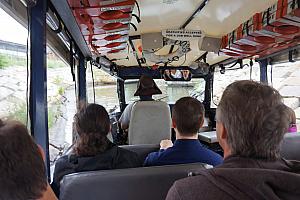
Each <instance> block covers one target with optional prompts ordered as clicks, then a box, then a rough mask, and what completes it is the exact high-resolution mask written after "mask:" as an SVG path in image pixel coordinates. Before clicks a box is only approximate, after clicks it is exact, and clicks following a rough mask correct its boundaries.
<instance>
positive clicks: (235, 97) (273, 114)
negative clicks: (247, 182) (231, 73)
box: [217, 80, 290, 160]
mask: <svg viewBox="0 0 300 200" xmlns="http://www.w3.org/2000/svg"><path fill="white" fill-rule="evenodd" d="M217 121H220V122H222V123H223V124H224V126H225V128H226V130H227V134H228V139H227V142H228V145H229V146H230V148H231V152H232V154H235V155H240V156H244V157H252V158H262V159H269V160H274V159H276V158H278V157H279V148H280V143H281V141H282V139H283V135H284V134H285V133H286V131H287V129H288V125H289V121H290V111H289V109H288V107H287V106H285V105H284V104H283V102H282V98H281V96H280V94H279V93H278V91H276V90H275V89H274V88H272V87H270V86H268V85H265V84H260V83H257V82H254V81H248V80H244V81H237V82H234V83H232V84H230V85H229V86H228V87H227V88H226V89H225V91H224V93H223V95H222V98H221V101H220V104H219V106H218V108H217Z"/></svg>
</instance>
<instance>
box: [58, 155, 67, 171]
mask: <svg viewBox="0 0 300 200" xmlns="http://www.w3.org/2000/svg"><path fill="white" fill-rule="evenodd" d="M68 164H69V155H64V156H62V157H60V158H59V159H57V161H56V162H55V171H56V170H58V169H60V168H63V167H64V166H66V165H68Z"/></svg>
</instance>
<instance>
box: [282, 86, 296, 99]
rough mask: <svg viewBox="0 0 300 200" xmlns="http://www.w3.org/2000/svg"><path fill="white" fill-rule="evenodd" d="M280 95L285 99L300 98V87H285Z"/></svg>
mask: <svg viewBox="0 0 300 200" xmlns="http://www.w3.org/2000/svg"><path fill="white" fill-rule="evenodd" d="M279 93H280V94H281V95H282V96H283V97H300V86H293V85H287V86H283V87H282V89H281V90H279Z"/></svg>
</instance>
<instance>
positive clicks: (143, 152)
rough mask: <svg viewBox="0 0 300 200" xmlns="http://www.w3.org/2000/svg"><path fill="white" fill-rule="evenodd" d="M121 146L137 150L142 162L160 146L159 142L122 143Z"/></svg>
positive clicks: (133, 150)
mask: <svg viewBox="0 0 300 200" xmlns="http://www.w3.org/2000/svg"><path fill="white" fill-rule="evenodd" d="M120 147H121V148H123V149H127V150H129V151H132V152H135V153H136V154H137V155H138V157H139V159H140V161H142V162H144V160H145V159H146V157H147V156H148V154H149V153H151V152H155V151H158V150H159V148H160V146H159V145H158V144H137V145H122V146H120Z"/></svg>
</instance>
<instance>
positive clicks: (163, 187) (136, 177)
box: [59, 163, 205, 200]
mask: <svg viewBox="0 0 300 200" xmlns="http://www.w3.org/2000/svg"><path fill="white" fill-rule="evenodd" d="M204 167H205V165H204V164H201V163H194V164H184V165H172V166H171V165H169V166H158V167H141V168H131V169H118V170H102V171H95V172H82V173H75V174H69V175H66V176H65V177H64V178H63V180H62V182H61V190H60V198H59V199H60V200H82V199H88V200H99V199H101V200H120V199H122V200H164V199H165V197H166V195H167V193H168V190H169V189H170V187H171V186H172V184H173V183H174V181H176V180H178V179H181V178H184V177H187V176H188V173H189V172H190V171H198V170H201V169H203V168H204Z"/></svg>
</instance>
